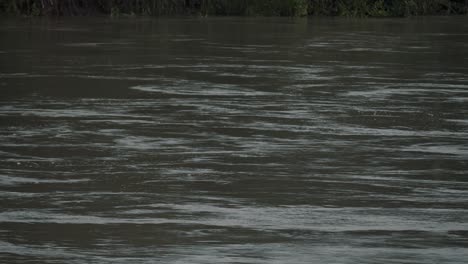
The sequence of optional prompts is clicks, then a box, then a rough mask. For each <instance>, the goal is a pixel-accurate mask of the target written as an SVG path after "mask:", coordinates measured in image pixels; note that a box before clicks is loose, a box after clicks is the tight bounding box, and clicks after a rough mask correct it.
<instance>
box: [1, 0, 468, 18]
mask: <svg viewBox="0 0 468 264" xmlns="http://www.w3.org/2000/svg"><path fill="white" fill-rule="evenodd" d="M0 13H1V14H3V15H24V16H87V15H109V16H121V15H127V16H128V15H132V16H140V15H146V16H165V15H200V16H209V15H235V16H308V15H316V16H317V15H318V16H351V17H404V16H417V15H452V14H467V13H468V0H67V1H63V0H4V1H2V2H1V3H0Z"/></svg>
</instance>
